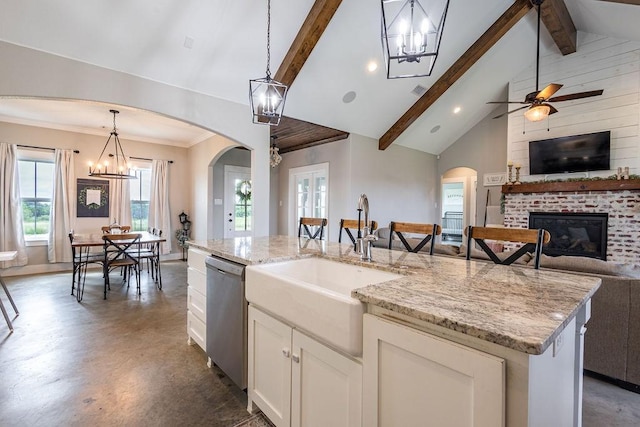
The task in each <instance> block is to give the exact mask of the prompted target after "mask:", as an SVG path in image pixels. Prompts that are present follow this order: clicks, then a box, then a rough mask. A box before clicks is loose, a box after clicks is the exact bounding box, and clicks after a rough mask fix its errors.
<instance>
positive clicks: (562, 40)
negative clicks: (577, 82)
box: [540, 0, 577, 55]
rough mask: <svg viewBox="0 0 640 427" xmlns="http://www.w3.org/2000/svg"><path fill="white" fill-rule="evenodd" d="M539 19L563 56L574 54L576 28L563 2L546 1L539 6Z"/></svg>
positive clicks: (558, 0)
mask: <svg viewBox="0 0 640 427" xmlns="http://www.w3.org/2000/svg"><path fill="white" fill-rule="evenodd" d="M540 17H541V19H542V22H543V23H544V25H545V27H547V30H549V34H551V38H552V39H553V41H554V42H555V44H556V46H558V49H560V52H562V54H563V55H569V54H570V53H575V51H576V48H577V44H576V33H577V31H576V26H575V25H574V24H573V20H572V19H571V15H570V14H569V11H568V10H567V6H566V5H565V3H564V0H546V1H544V2H543V3H542V5H541V6H540Z"/></svg>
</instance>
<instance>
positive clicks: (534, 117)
mask: <svg viewBox="0 0 640 427" xmlns="http://www.w3.org/2000/svg"><path fill="white" fill-rule="evenodd" d="M550 112H551V107H550V106H549V105H547V104H536V105H532V106H531V107H529V109H527V111H525V112H524V116H525V117H526V118H527V120H529V121H530V122H539V121H540V120H544V119H546V118H547V117H549V113H550Z"/></svg>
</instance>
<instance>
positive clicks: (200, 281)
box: [187, 267, 207, 296]
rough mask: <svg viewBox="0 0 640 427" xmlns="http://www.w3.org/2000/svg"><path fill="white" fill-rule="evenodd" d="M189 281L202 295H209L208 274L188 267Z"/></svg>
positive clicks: (190, 285)
mask: <svg viewBox="0 0 640 427" xmlns="http://www.w3.org/2000/svg"><path fill="white" fill-rule="evenodd" d="M187 283H188V284H189V287H190V288H193V289H195V290H196V291H198V292H200V293H201V294H202V295H204V296H206V295H207V274H206V273H201V272H200V271H198V270H195V269H193V268H192V267H189V268H188V269H187Z"/></svg>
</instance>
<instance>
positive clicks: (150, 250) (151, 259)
mask: <svg viewBox="0 0 640 427" xmlns="http://www.w3.org/2000/svg"><path fill="white" fill-rule="evenodd" d="M150 229H151V228H150ZM151 230H152V232H151V233H150V234H153V235H154V236H156V237H162V230H159V229H156V228H153V229H151ZM138 261H140V262H142V261H146V262H147V273H149V272H150V273H151V278H152V279H154V280H155V282H156V285H157V286H158V289H159V290H162V272H161V270H160V242H151V243H147V244H144V246H143V248H142V249H140V251H139V253H138Z"/></svg>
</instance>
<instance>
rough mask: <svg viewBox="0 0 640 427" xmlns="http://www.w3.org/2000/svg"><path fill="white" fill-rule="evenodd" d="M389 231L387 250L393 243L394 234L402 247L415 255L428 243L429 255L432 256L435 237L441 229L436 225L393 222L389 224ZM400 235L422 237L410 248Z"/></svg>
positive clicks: (404, 238) (405, 239)
mask: <svg viewBox="0 0 640 427" xmlns="http://www.w3.org/2000/svg"><path fill="white" fill-rule="evenodd" d="M389 229H390V230H391V232H390V234H389V249H391V246H392V244H393V243H392V241H393V233H394V232H395V233H396V235H397V236H398V238H399V239H400V241H401V242H402V244H403V245H404V247H405V248H406V249H407V251H409V252H413V253H417V252H419V251H420V249H422V248H424V247H425V245H426V244H427V243H430V246H429V254H430V255H433V249H434V247H435V244H436V236H437V235H439V234H441V233H442V227H440V226H439V225H438V224H419V223H412V222H394V221H391V223H390V224H389ZM402 233H415V234H422V235H424V237H423V238H422V240H420V242H419V243H418V244H417V245H415V246H414V247H412V246H411V244H410V243H409V241H408V240H407V238H406V237H405V236H404V235H403V234H402Z"/></svg>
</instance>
